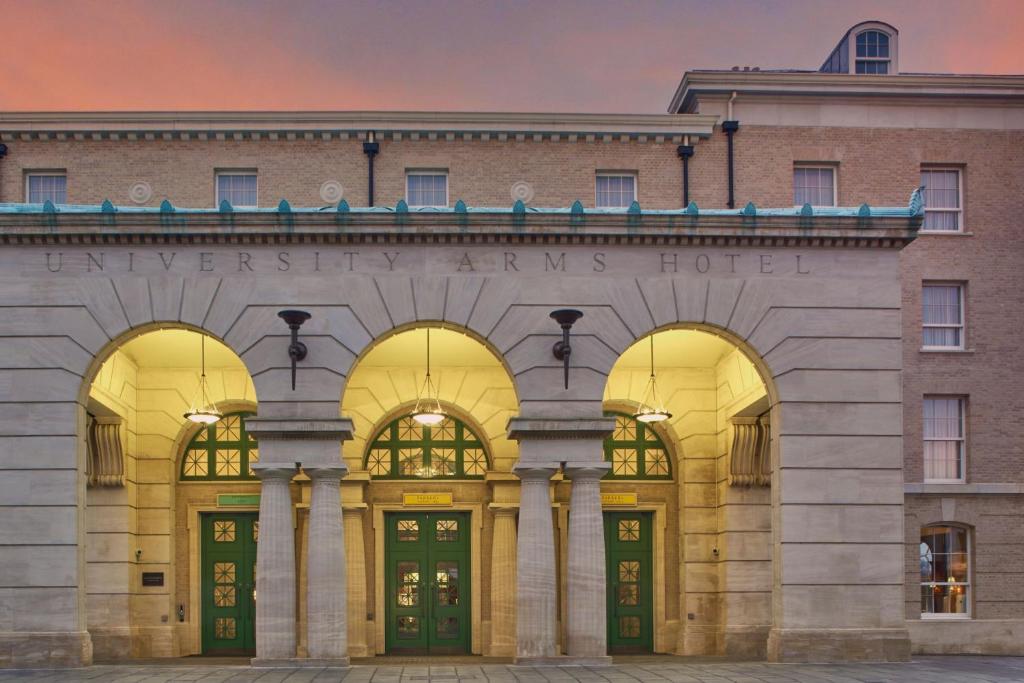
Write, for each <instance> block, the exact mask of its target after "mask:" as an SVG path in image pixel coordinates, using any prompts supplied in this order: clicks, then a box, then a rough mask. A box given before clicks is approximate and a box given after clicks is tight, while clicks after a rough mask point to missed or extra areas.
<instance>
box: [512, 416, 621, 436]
mask: <svg viewBox="0 0 1024 683" xmlns="http://www.w3.org/2000/svg"><path fill="white" fill-rule="evenodd" d="M614 429H615V418H614V417H593V418H591V417H585V418H584V417H573V418H553V417H552V418H547V417H513V418H510V419H509V421H508V428H507V430H508V438H510V439H514V440H515V441H523V440H524V439H544V440H578V439H604V438H605V437H607V436H608V435H610V434H611V433H612V431H614Z"/></svg>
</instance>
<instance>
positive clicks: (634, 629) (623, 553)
mask: <svg viewBox="0 0 1024 683" xmlns="http://www.w3.org/2000/svg"><path fill="white" fill-rule="evenodd" d="M651 526H652V525H651V513H649V512H606V513H605V514H604V539H605V545H604V547H605V553H606V558H607V559H606V562H607V572H608V651H609V652H610V653H612V654H627V653H644V652H652V651H653V650H654V619H653V614H654V586H653V583H654V579H653V575H654V572H653V566H652V564H653V552H652V548H653V545H652V543H651Z"/></svg>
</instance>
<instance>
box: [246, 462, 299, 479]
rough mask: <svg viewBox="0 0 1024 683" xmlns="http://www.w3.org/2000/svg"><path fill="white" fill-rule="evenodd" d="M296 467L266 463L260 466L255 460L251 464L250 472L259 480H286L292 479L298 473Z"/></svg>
mask: <svg viewBox="0 0 1024 683" xmlns="http://www.w3.org/2000/svg"><path fill="white" fill-rule="evenodd" d="M298 471H299V470H298V468H297V467H282V466H280V465H269V464H268V465H267V466H265V467H260V463H258V462H255V463H253V464H252V473H253V474H255V475H256V478H257V479H259V480H260V481H286V482H289V481H291V480H292V477H294V476H295V475H296V474H297V473H298Z"/></svg>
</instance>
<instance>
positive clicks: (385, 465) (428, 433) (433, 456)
mask: <svg viewBox="0 0 1024 683" xmlns="http://www.w3.org/2000/svg"><path fill="white" fill-rule="evenodd" d="M363 465H364V466H365V467H366V469H367V471H368V472H369V473H370V476H371V477H373V478H375V479H480V478H483V476H484V475H485V474H487V452H486V451H485V450H484V443H483V440H482V439H480V437H479V436H477V435H476V433H475V432H474V431H473V430H472V429H471V428H470V427H469V425H467V424H466V423H465V422H463V421H462V420H460V419H458V418H456V417H453V416H451V415H449V416H448V417H446V418H445V419H444V421H442V422H441V423H440V424H436V425H431V426H425V425H421V424H420V423H418V422H416V421H415V420H413V419H412V418H411V417H400V418H398V419H397V420H393V421H392V422H390V423H388V424H387V425H386V426H385V427H384V428H383V429H381V430H380V431H379V432H377V436H376V437H374V439H373V441H371V442H370V446H369V448H367V450H366V459H365V460H364V462H363Z"/></svg>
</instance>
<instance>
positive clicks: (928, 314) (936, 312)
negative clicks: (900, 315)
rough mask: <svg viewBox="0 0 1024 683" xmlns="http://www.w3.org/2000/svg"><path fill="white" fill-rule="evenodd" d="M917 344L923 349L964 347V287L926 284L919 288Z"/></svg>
mask: <svg viewBox="0 0 1024 683" xmlns="http://www.w3.org/2000/svg"><path fill="white" fill-rule="evenodd" d="M921 323H922V326H923V329H922V331H921V345H922V346H923V347H924V348H926V349H962V348H963V347H964V286H963V285H958V284H926V285H924V287H922V289H921Z"/></svg>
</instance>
